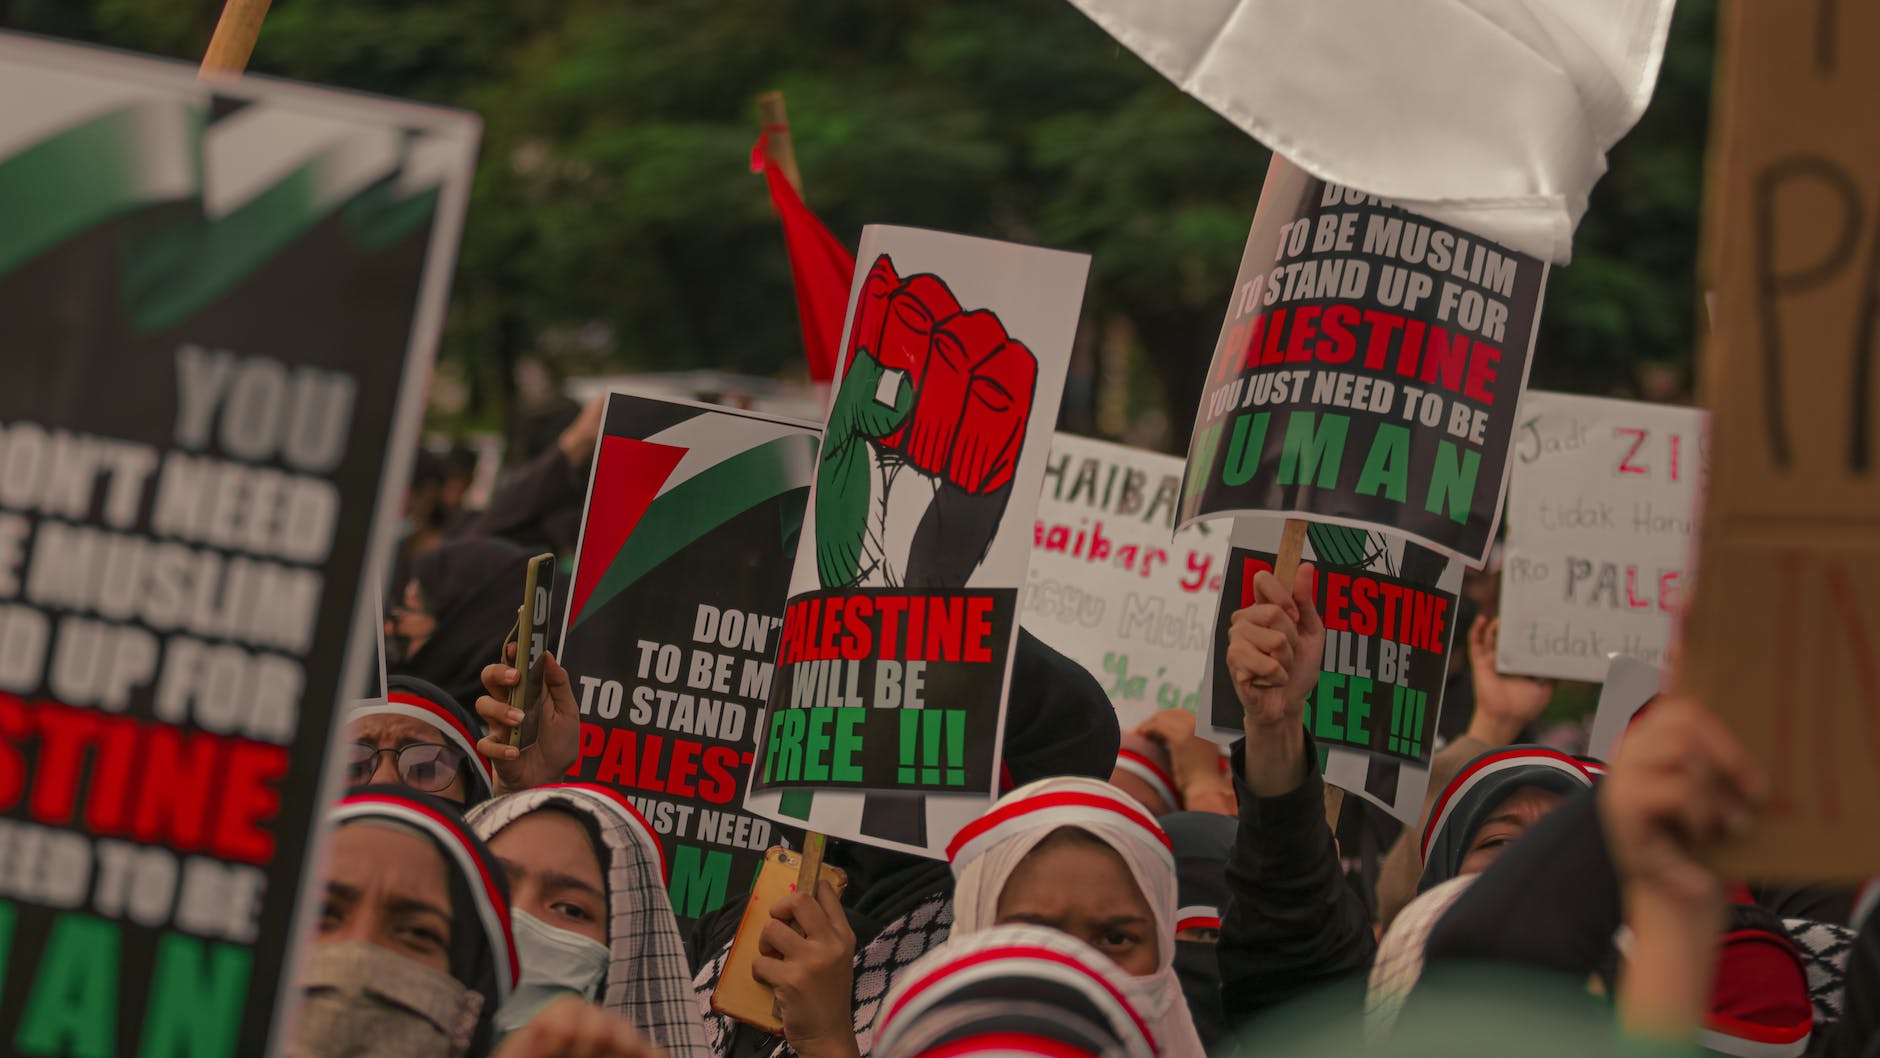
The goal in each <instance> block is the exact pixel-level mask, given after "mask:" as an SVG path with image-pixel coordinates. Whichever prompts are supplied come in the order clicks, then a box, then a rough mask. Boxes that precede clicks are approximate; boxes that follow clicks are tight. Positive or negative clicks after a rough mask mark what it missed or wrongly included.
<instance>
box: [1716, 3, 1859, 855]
mask: <svg viewBox="0 0 1880 1058" xmlns="http://www.w3.org/2000/svg"><path fill="white" fill-rule="evenodd" d="M1718 39H1719V41H1720V42H1721V43H1720V46H1719V61H1718V64H1717V65H1718V80H1717V83H1718V85H1719V86H1720V91H1722V92H1724V93H1725V95H1724V98H1723V101H1722V104H1721V105H1720V107H1719V108H1718V110H1717V116H1718V120H1717V122H1716V123H1715V127H1716V130H1717V135H1716V137H1715V140H1714V146H1713V148H1712V149H1713V152H1714V153H1713V155H1712V165H1713V172H1714V174H1715V177H1714V179H1715V183H1714V185H1713V187H1712V188H1711V190H1710V194H1709V196H1708V197H1709V201H1710V203H1711V212H1710V214H1709V218H1708V219H1709V228H1708V230H1707V232H1706V245H1707V247H1708V249H1709V251H1710V253H1711V254H1713V255H1714V257H1713V259H1711V260H1709V261H1707V262H1706V263H1707V264H1708V265H1709V267H1708V268H1707V272H1708V276H1706V277H1705V278H1707V279H1712V280H1714V282H1713V283H1705V284H1700V289H1713V288H1714V289H1715V291H1716V294H1717V312H1716V320H1715V323H1716V326H1715V330H1714V332H1713V333H1712V334H1711V336H1710V341H1709V343H1708V348H1707V361H1708V363H1707V367H1708V371H1707V374H1708V378H1707V381H1708V383H1709V386H1710V393H1709V397H1710V399H1709V404H1710V408H1711V412H1712V415H1713V419H1712V421H1711V436H1712V443H1711V448H1712V452H1713V459H1714V461H1715V465H1716V466H1718V467H1719V468H1727V469H1726V470H1725V471H1724V472H1720V473H1718V474H1717V475H1716V476H1715V477H1714V478H1713V479H1712V480H1711V482H1710V496H1709V509H1708V511H1707V512H1706V514H1705V522H1704V527H1703V531H1702V534H1701V539H1702V551H1703V569H1704V570H1705V572H1706V575H1705V576H1704V577H1703V587H1702V590H1700V591H1699V592H1698V593H1697V595H1696V598H1695V608H1694V610H1693V612H1692V614H1691V617H1690V621H1689V627H1688V629H1687V631H1686V637H1685V648H1686V652H1685V658H1686V661H1685V669H1684V674H1683V675H1684V684H1685V685H1686V686H1687V687H1688V688H1689V690H1691V691H1692V692H1693V693H1695V694H1696V695H1697V696H1698V697H1699V698H1700V699H1702V700H1703V701H1705V702H1707V703H1709V704H1710V706H1711V707H1712V708H1714V709H1716V710H1717V711H1718V712H1719V713H1721V714H1722V715H1723V717H1724V718H1725V719H1726V720H1727V721H1728V722H1729V723H1730V724H1731V726H1732V727H1734V728H1735V729H1736V732H1737V734H1738V735H1739V736H1741V738H1742V740H1743V743H1744V745H1745V746H1747V747H1749V749H1750V751H1751V752H1752V753H1754V754H1755V755H1756V757H1757V759H1758V760H1759V761H1760V762H1761V764H1762V766H1763V768H1764V770H1765V771H1766V773H1767V775H1768V778H1769V782H1770V790H1771V796H1770V800H1769V804H1768V807H1767V808H1766V809H1765V810H1764V811H1763V813H1762V815H1761V821H1760V824H1759V826H1758V827H1757V828H1756V831H1755V833H1754V834H1753V835H1752V836H1751V837H1750V838H1749V839H1748V840H1746V841H1744V842H1743V843H1741V844H1740V845H1739V846H1737V847H1735V848H1733V849H1731V850H1729V851H1728V852H1727V853H1726V854H1725V855H1724V856H1723V857H1722V858H1721V860H1720V866H1721V867H1722V869H1723V870H1725V871H1726V872H1727V873H1729V874H1731V875H1734V876H1737V877H1749V878H1769V879H1797V880H1803V879H1806V880H1811V881H1820V880H1825V879H1830V878H1845V879H1854V878H1865V877H1869V876H1872V875H1874V874H1880V842H1875V841H1873V840H1872V837H1873V835H1874V834H1876V833H1880V662H1877V661H1876V649H1875V648H1876V645H1880V640H1877V639H1876V637H1877V636H1880V474H1876V473H1875V467H1876V459H1880V451H1877V446H1880V441H1877V440H1876V438H1875V436H1874V433H1875V429H1876V426H1875V423H1876V416H1875V415H1874V414H1873V410H1874V390H1875V378H1874V376H1875V373H1876V369H1875V366H1874V350H1873V336H1874V329H1873V328H1874V323H1873V318H1874V307H1873V293H1872V292H1873V290H1874V288H1875V284H1876V282H1880V279H1877V278H1876V275H1875V271H1876V269H1877V268H1880V253H1876V239H1877V238H1880V235H1877V233H1876V219H1877V218H1880V193H1876V189H1877V188H1880V142H1877V141H1876V140H1875V139H1874V138H1873V137H1872V136H1866V135H1850V132H1849V130H1851V129H1861V128H1864V127H1865V126H1866V123H1867V121H1868V119H1869V112H1870V111H1871V109H1872V106H1873V100H1874V98H1875V95H1876V93H1880V66H1876V64H1874V63H1872V62H1868V61H1866V54H1867V53H1868V51H1869V50H1870V49H1871V48H1872V47H1873V46H1874V45H1875V44H1876V43H1880V8H1877V7H1874V6H1872V5H1867V4H1816V5H1812V6H1810V7H1808V8H1806V10H1796V9H1792V8H1787V7H1784V6H1782V5H1776V4H1734V5H1731V6H1730V7H1728V8H1727V9H1726V24H1725V25H1724V26H1723V27H1722V28H1721V31H1720V32H1719V34H1718ZM1746 615H1761V619H1747V618H1746Z"/></svg>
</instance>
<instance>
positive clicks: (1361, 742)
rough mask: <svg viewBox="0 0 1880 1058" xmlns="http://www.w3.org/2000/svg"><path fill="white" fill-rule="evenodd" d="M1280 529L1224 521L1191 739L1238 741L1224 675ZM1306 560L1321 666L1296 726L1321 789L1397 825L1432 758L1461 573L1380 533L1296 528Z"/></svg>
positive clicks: (1238, 722) (1411, 810)
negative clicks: (1215, 601)
mask: <svg viewBox="0 0 1880 1058" xmlns="http://www.w3.org/2000/svg"><path fill="white" fill-rule="evenodd" d="M1283 524H1284V522H1283V520H1282V519H1277V518H1240V519H1236V520H1235V522H1234V530H1233V535H1232V537H1231V538H1230V547H1229V549H1228V555H1227V578H1226V583H1225V584H1224V585H1223V586H1222V588H1221V599H1220V606H1219V608H1218V611H1217V613H1216V616H1215V623H1214V642H1213V646H1212V648H1211V650H1210V657H1211V658H1212V663H1211V664H1210V665H1209V666H1208V670H1207V671H1208V679H1207V683H1206V686H1205V688H1204V693H1205V695H1206V701H1207V702H1208V715H1207V718H1206V719H1207V721H1208V722H1207V723H1206V724H1204V725H1202V726H1201V728H1200V730H1201V731H1202V733H1204V734H1208V733H1210V732H1211V735H1210V737H1212V738H1214V739H1215V740H1217V741H1220V742H1224V743H1229V742H1232V741H1233V740H1234V739H1237V738H1239V737H1241V735H1242V734H1243V733H1244V724H1243V719H1242V717H1243V711H1242V709H1241V705H1240V699H1239V697H1238V696H1237V695H1236V694H1235V693H1234V685H1233V678H1232V676H1230V675H1229V673H1228V671H1227V661H1226V654H1227V637H1228V629H1229V627H1230V625H1231V624H1232V619H1233V615H1234V613H1235V611H1237V610H1239V609H1241V608H1242V607H1245V606H1251V605H1252V604H1253V603H1254V601H1255V598H1254V595H1253V578H1254V575H1255V574H1257V573H1259V572H1261V571H1262V570H1265V571H1269V572H1270V571H1271V570H1272V568H1273V557H1274V555H1275V553H1276V552H1277V549H1278V547H1279V539H1280V533H1281V529H1282V527H1283ZM1304 558H1305V561H1309V562H1314V563H1316V564H1317V566H1318V571H1319V572H1318V594H1317V597H1316V599H1315V602H1316V605H1317V606H1318V609H1319V617H1320V620H1322V621H1324V623H1325V656H1324V659H1323V661H1322V662H1321V670H1322V671H1321V672H1320V674H1319V681H1318V684H1317V686H1315V687H1314V688H1313V690H1312V691H1311V693H1310V694H1308V695H1307V697H1306V714H1305V723H1306V728H1307V730H1309V731H1311V732H1312V737H1313V739H1314V740H1315V741H1316V742H1317V743H1318V746H1319V748H1320V749H1321V750H1325V751H1327V756H1326V758H1325V779H1326V781H1327V782H1329V783H1331V784H1332V785H1334V786H1338V787H1341V788H1343V789H1346V790H1348V791H1350V792H1352V793H1356V794H1360V795H1362V796H1364V797H1365V798H1366V799H1367V800H1370V801H1372V802H1374V803H1375V804H1377V805H1378V806H1379V807H1380V808H1383V809H1384V810H1385V811H1387V812H1390V813H1391V814H1392V815H1394V816H1396V817H1397V818H1399V819H1402V820H1405V821H1406V822H1414V821H1415V820H1416V818H1417V816H1418V815H1419V814H1420V813H1421V811H1422V808H1423V794H1424V791H1425V790H1427V789H1428V786H1429V760H1430V755H1431V754H1432V753H1433V752H1435V748H1436V747H1435V732H1436V719H1437V716H1438V715H1439V713H1440V712H1441V710H1442V704H1443V685H1444V682H1445V681H1446V679H1447V678H1448V675H1449V652H1450V648H1451V646H1452V644H1453V643H1454V641H1455V636H1456V629H1455V627H1454V620H1453V618H1454V615H1455V612H1456V596H1457V593H1458V592H1459V591H1460V590H1461V588H1462V564H1461V563H1460V562H1457V561H1454V560H1452V559H1449V558H1447V557H1445V556H1443V555H1440V554H1437V553H1436V552H1434V551H1431V550H1429V549H1427V548H1422V547H1418V546H1417V545H1415V544H1412V543H1409V542H1407V541H1404V540H1402V539H1395V538H1391V537H1388V536H1385V535H1384V534H1382V533H1377V532H1371V531H1368V530H1362V529H1352V528H1349V527H1346V526H1336V525H1312V526H1310V527H1309V528H1308V529H1307V536H1306V546H1305V552H1304Z"/></svg>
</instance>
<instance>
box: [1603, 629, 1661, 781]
mask: <svg viewBox="0 0 1880 1058" xmlns="http://www.w3.org/2000/svg"><path fill="white" fill-rule="evenodd" d="M1664 680H1665V670H1663V669H1661V668H1659V667H1658V666H1656V665H1648V664H1646V663H1645V662H1643V661H1640V660H1638V659H1637V658H1629V657H1626V656H1625V655H1624V654H1614V655H1613V656H1612V665H1611V667H1609V668H1608V669H1607V670H1606V683H1605V686H1603V687H1601V688H1600V689H1599V706H1598V707H1597V708H1596V709H1595V710H1594V711H1593V729H1592V731H1591V732H1590V733H1589V734H1588V735H1587V739H1586V752H1587V755H1588V756H1593V757H1598V758H1599V759H1600V760H1603V761H1608V762H1610V761H1611V760H1612V752H1613V749H1614V747H1616V746H1618V744H1619V736H1620V735H1623V734H1625V728H1626V725H1627V724H1630V723H1631V722H1632V718H1633V717H1634V716H1637V715H1638V711H1639V710H1640V709H1643V708H1644V707H1645V703H1646V702H1649V701H1651V700H1652V699H1653V698H1655V697H1657V695H1658V687H1659V685H1660V684H1662V683H1664Z"/></svg>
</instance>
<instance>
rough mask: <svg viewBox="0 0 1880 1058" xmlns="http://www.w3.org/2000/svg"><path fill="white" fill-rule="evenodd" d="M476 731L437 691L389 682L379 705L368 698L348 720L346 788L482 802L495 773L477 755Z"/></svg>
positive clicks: (396, 679) (414, 681) (412, 680)
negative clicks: (400, 789)
mask: <svg viewBox="0 0 1880 1058" xmlns="http://www.w3.org/2000/svg"><path fill="white" fill-rule="evenodd" d="M482 730H483V724H482V722H481V721H479V720H476V719H474V718H473V717H472V716H471V715H470V713H469V712H468V711H466V710H465V709H464V708H463V706H461V705H459V704H458V703H457V700H456V699H455V698H453V697H451V696H450V695H449V694H446V693H445V692H444V691H443V690H442V689H441V688H439V687H437V686H436V685H434V684H431V683H428V682H426V681H424V680H421V679H418V678H416V677H414V676H393V677H391V678H390V679H388V680H387V681H386V695H385V697H384V698H368V699H366V700H364V701H362V702H359V703H357V704H355V705H354V706H353V707H352V710H351V711H350V712H348V713H347V714H346V735H347V737H348V738H349V739H350V740H351V742H350V744H349V745H348V747H347V749H348V752H349V754H350V755H349V756H348V757H347V758H346V785H348V786H351V787H360V786H368V785H381V786H384V785H393V786H406V787H410V788H411V789H413V790H417V791H419V792H420V793H427V794H432V795H435V796H437V797H439V798H442V799H443V800H446V801H450V802H452V803H454V804H456V805H457V806H458V807H459V808H462V807H463V806H465V805H474V804H478V803H480V802H482V801H486V800H488V799H489V796H490V785H491V782H492V780H493V778H494V772H493V771H492V770H491V767H490V762H489V761H487V760H485V759H484V758H483V756H482V755H481V754H479V753H478V752H477V748H476V744H477V739H478V738H480V737H482V736H481V732H482Z"/></svg>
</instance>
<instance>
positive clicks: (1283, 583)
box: [1273, 518, 1306, 592]
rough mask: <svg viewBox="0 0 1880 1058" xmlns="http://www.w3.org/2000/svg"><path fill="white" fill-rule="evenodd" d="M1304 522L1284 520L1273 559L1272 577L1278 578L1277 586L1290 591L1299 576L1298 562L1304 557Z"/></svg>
mask: <svg viewBox="0 0 1880 1058" xmlns="http://www.w3.org/2000/svg"><path fill="white" fill-rule="evenodd" d="M1305 549H1306V520H1305V519H1304V518H1288V519H1286V528H1285V529H1284V530H1283V531H1282V532H1281V533H1280V537H1279V554H1277V555H1275V556H1274V557H1273V575H1274V576H1275V577H1278V578H1279V586H1280V587H1282V588H1284V589H1286V590H1287V591H1288V592H1290V591H1292V586H1293V579H1294V578H1296V577H1298V576H1299V561H1300V559H1302V558H1303V557H1304V556H1305Z"/></svg>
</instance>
